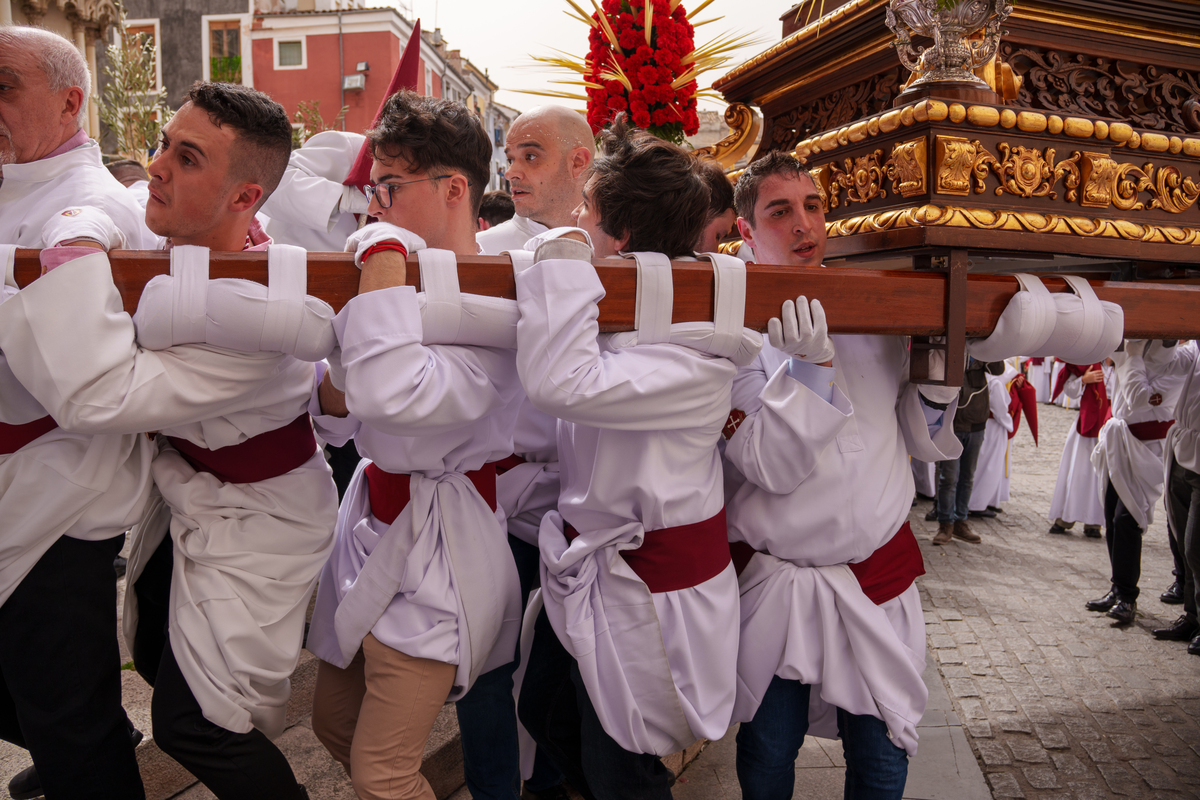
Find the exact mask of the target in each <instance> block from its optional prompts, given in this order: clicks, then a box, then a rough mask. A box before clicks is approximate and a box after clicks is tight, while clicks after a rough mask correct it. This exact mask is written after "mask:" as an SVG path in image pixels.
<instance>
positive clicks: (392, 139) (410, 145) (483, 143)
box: [367, 89, 492, 217]
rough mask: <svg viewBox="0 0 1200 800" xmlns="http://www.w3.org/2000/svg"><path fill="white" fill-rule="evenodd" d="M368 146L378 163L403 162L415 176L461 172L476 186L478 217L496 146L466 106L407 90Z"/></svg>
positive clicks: (392, 101) (387, 108)
mask: <svg viewBox="0 0 1200 800" xmlns="http://www.w3.org/2000/svg"><path fill="white" fill-rule="evenodd" d="M367 146H368V147H370V148H371V155H372V156H373V157H374V158H376V159H380V157H381V156H382V157H383V158H387V159H393V158H403V159H404V160H405V161H406V162H407V163H408V168H409V169H410V170H413V171H414V172H415V171H418V170H425V171H428V172H434V173H437V172H441V171H442V170H445V169H450V170H458V171H460V172H462V173H463V174H464V175H466V177H467V182H468V183H469V184H470V185H471V216H472V217H478V216H479V204H480V202H481V201H482V200H483V192H484V190H485V189H486V188H487V184H488V178H489V177H490V175H491V171H490V165H491V160H492V142H491V140H490V139H489V138H488V136H487V133H485V132H484V130H483V125H482V124H481V123H480V122H479V118H478V117H476V116H475V115H474V114H472V113H471V112H470V111H469V110H467V107H466V106H464V105H463V104H462V103H454V102H451V101H449V100H440V99H438V98H435V97H422V96H421V95H419V94H417V93H416V92H413V91H410V90H408V89H402V90H400V91H399V92H396V93H395V94H394V95H392V96H391V97H389V98H388V100H387V102H386V103H385V104H384V106H383V111H382V112H381V113H380V115H379V122H378V123H377V124H376V125H375V127H374V128H372V129H371V130H369V131H367Z"/></svg>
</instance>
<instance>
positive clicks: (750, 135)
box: [696, 103, 762, 169]
mask: <svg viewBox="0 0 1200 800" xmlns="http://www.w3.org/2000/svg"><path fill="white" fill-rule="evenodd" d="M725 124H726V125H728V126H729V128H730V130H731V131H732V132H731V133H730V134H729V135H728V136H726V137H725V138H724V139H722V140H721V141H719V142H717V143H716V144H711V145H709V146H708V147H700V148H697V149H696V154H697V155H703V156H707V157H708V158H711V159H712V160H714V161H716V162H717V163H718V164H720V165H721V166H723V167H725V169H729V168H730V167H732V166H733V165H734V164H736V163H737V162H738V159H740V158H741V157H742V156H744V155H746V154H747V153H748V152H749V151H750V149H751V148H752V147H754V145H755V143H757V142H758V135H759V133H761V132H762V117H760V116H759V115H758V112H757V111H755V110H754V109H753V108H750V106H747V105H743V104H742V103H731V104H730V105H729V107H728V108H726V109H725Z"/></svg>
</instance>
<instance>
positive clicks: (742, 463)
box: [725, 336, 961, 753]
mask: <svg viewBox="0 0 1200 800" xmlns="http://www.w3.org/2000/svg"><path fill="white" fill-rule="evenodd" d="M833 341H834V347H835V351H836V354H835V355H834V359H833V363H834V367H835V369H836V370H837V371H836V378H835V381H834V383H835V390H834V396H833V402H832V403H826V402H825V401H824V400H823V399H822V398H820V397H818V396H817V395H816V394H815V393H813V392H812V391H810V390H809V389H808V388H807V387H804V386H803V385H801V384H800V383H799V382H797V381H795V380H792V378H791V377H790V376H789V375H788V374H787V372H786V369H787V366H786V362H787V356H786V355H785V354H783V353H781V352H780V351H778V350H775V349H774V348H772V347H770V346H764V347H763V350H762V352H761V353H760V354H759V357H758V359H757V360H756V361H755V362H754V363H753V364H752V365H751V366H749V367H746V368H743V369H742V370H740V371H739V374H738V378H737V381H736V382H735V384H734V395H733V404H734V408H737V409H740V410H742V411H744V412H746V415H747V416H746V419H745V420H744V421H743V422H742V424H741V426H740V427H739V428H738V429H737V432H736V433H735V434H734V435H733V436H732V438H730V440H729V441H728V443H727V445H726V448H725V459H726V471H727V473H729V475H730V479H729V480H727V487H729V489H730V490H732V491H733V492H734V494H733V496H732V497H731V499H730V501H729V538H730V540H731V541H744V542H747V543H748V544H749V545H750V546H751V547H753V548H754V549H755V550H758V551H759V554H758V555H755V556H754V557H753V558H752V559H751V561H750V563H749V565H748V566H747V567H746V569H745V571H744V572H743V573H742V575H741V592H742V596H741V599H742V613H741V628H742V639H741V646H740V649H739V653H738V696H737V706H736V708H735V710H734V719H735V720H736V721H743V722H744V721H747V720H750V719H752V718H753V717H754V714H755V712H756V711H757V710H758V706H759V703H760V702H761V701H762V697H763V695H764V694H765V693H766V690H767V686H768V685H769V684H770V682H771V679H772V678H773V677H774V676H775V675H779V676H780V677H783V678H786V679H790V680H799V681H801V682H803V683H805V684H809V685H813V686H815V687H816V691H814V692H813V696H812V699H811V700H810V707H809V720H810V727H809V730H810V731H811V732H812V733H813V734H814V735H816V736H823V737H830V738H835V737H836V736H837V723H836V708H843V709H845V710H847V711H849V712H851V713H854V714H871V715H873V716H876V717H879V718H880V719H882V720H883V721H884V722H886V723H887V725H888V729H889V731H890V733H891V735H892V737H893V740H894V741H895V742H896V744H897V745H898V746H900V747H903V748H904V749H905V750H906V751H908V752H909V753H915V752H916V743H917V732H916V725H917V723H918V722H919V721H920V719H921V715H922V714H923V713H924V710H925V702H926V700H927V698H928V692H927V690H926V688H925V685H924V682H923V681H922V679H921V673H922V671H923V670H924V667H925V625H924V619H923V616H922V612H921V601H920V598H919V596H918V594H917V587H916V585H915V584H914V585H913V586H910V587H909V588H908V589H907V590H906V591H905V592H903V593H902V594H901V595H900V596H899V597H896V598H894V599H892V600H889V601H887V602H886V603H884V604H882V605H879V606H877V605H875V604H874V603H873V602H872V601H871V600H870V599H868V598H867V596H866V595H865V594H864V593H863V591H862V589H861V587H860V586H859V585H858V581H857V580H856V579H855V578H854V575H853V573H852V572H851V571H850V569H849V567H847V566H846V564H848V563H850V562H859V561H862V560H864V559H866V558H867V557H868V556H870V555H871V554H872V553H874V552H875V551H876V550H878V549H879V548H880V547H881V546H882V545H884V544H885V543H887V542H888V541H889V540H890V539H891V538H892V536H894V535H895V534H896V532H897V531H898V530H899V529H900V527H901V525H902V524H903V523H904V522H905V520H906V519H907V517H908V513H909V508H910V506H911V501H912V496H913V477H912V471H911V469H910V467H909V464H908V457H909V455H912V457H914V458H918V459H921V460H923V461H928V462H937V461H943V460H947V459H951V458H957V457H958V455H959V453H960V451H961V445H960V444H959V441H958V438H957V437H956V436H955V435H954V429H953V425H951V424H950V421H951V420H952V419H953V415H954V411H955V410H956V409H957V405H958V402H957V400H954V401H953V402H952V403H951V404H950V407H949V408H948V409H947V411H946V412H945V414H944V415H941V416H940V417H939V418H938V421H937V422H935V423H934V424H933V425H930V423H929V422H928V420H927V417H926V414H925V411H924V406H923V404H922V403H921V400H920V395H919V393H918V390H917V387H916V386H915V385H911V384H909V383H908V364H909V358H908V341H907V339H906V338H904V337H899V336H834V337H833ZM768 553H769V555H767V554H768Z"/></svg>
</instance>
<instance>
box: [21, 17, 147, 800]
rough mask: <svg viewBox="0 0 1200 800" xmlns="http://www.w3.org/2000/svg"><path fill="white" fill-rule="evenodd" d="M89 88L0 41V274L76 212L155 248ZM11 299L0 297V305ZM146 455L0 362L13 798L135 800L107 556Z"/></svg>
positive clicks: (134, 515) (66, 50) (52, 40)
mask: <svg viewBox="0 0 1200 800" xmlns="http://www.w3.org/2000/svg"><path fill="white" fill-rule="evenodd" d="M90 85H91V78H90V76H89V75H88V69H87V64H86V62H85V61H84V59H83V57H82V56H81V55H80V54H79V51H77V50H76V49H75V47H74V45H72V44H71V43H70V42H68V41H67V40H66V39H63V38H62V37H60V36H57V35H55V34H52V33H49V32H47V31H44V30H40V29H36V28H24V27H17V26H8V27H4V28H0V165H2V166H0V168H2V169H3V184H0V266H3V263H4V261H5V260H6V259H7V257H10V254H9V253H5V252H4V250H6V249H10V248H9V247H5V245H7V246H12V245H16V246H18V247H43V246H45V245H50V244H54V243H55V242H57V241H60V240H59V239H57V238H54V230H55V226H56V225H61V224H62V222H63V221H64V220H65V219H71V218H74V217H76V216H77V215H78V214H79V213H80V212H79V211H78V208H79V207H83V206H93V207H96V208H101V209H103V210H104V211H105V212H106V213H107V215H108V218H109V219H110V220H111V228H109V229H107V230H103V231H101V230H97V231H96V232H95V234H96V235H97V236H98V237H100V238H103V239H105V240H106V241H105V244H112V245H114V246H124V247H128V248H130V249H145V248H147V247H149V246H151V245H150V243H151V242H152V241H153V237H152V235H151V234H150V232H149V231H148V230H147V229H146V228H145V223H144V222H143V214H142V210H141V209H140V208H139V207H138V205H137V203H136V202H134V199H133V198H132V197H131V196H130V194H129V191H128V190H127V189H126V188H125V187H124V186H122V185H121V184H120V183H118V182H117V180H116V179H115V178H113V176H112V175H110V174H109V172H108V170H106V169H105V168H104V167H103V166H102V165H101V163H100V147H99V146H98V145H97V144H96V143H95V142H94V141H92V140H90V139H88V137H87V134H86V133H85V132H84V131H83V130H82V129H81V127H80V126H81V123H82V120H83V119H84V116H85V114H86V113H87V96H88V87H89V86H90ZM77 238H79V237H77ZM83 238H88V237H83ZM71 241H72V242H73V241H75V240H74V239H73V240H71ZM118 242H119V244H118ZM17 295H18V292H17V291H16V288H15V287H14V286H11V285H5V286H0V302H4V303H5V304H6V305H7V302H6V301H8V300H9V299H11V298H13V297H16V296H17ZM148 448H149V441H148V440H147V439H146V437H144V436H142V435H141V434H140V433H134V434H128V435H120V434H103V435H88V434H80V433H70V432H67V431H65V430H63V429H61V428H59V427H58V425H57V423H56V421H55V420H54V419H53V418H51V417H50V416H49V414H48V412H47V411H46V409H45V408H44V407H43V406H42V405H41V404H40V403H38V402H37V401H36V400H35V399H34V398H33V396H32V395H30V394H29V393H28V392H27V391H26V390H25V388H24V387H23V386H22V385H21V384H20V383H18V382H17V381H16V378H15V377H14V376H13V373H12V371H11V370H10V369H9V363H8V361H7V359H6V358H5V357H4V356H3V355H0V520H3V523H2V525H3V528H2V529H0V530H2V532H3V534H2V535H3V536H4V547H3V549H2V550H0V641H4V642H9V643H11V642H20V646H19V647H12V646H10V647H4V648H0V738H2V739H5V740H7V741H10V742H13V743H14V744H17V745H20V746H21V747H25V748H27V749H28V750H29V751H30V753H31V755H32V756H33V761H34V764H35V766H36V767H37V770H36V773H37V774H38V775H40V777H41V786H40V787H38V786H37V785H36V784H37V783H38V780H37V775H34V774H33V773H31V772H26V773H22V776H24V778H25V779H31V780H32V784H33V785H32V788H31V789H30V782H29V780H22V781H18V782H17V783H18V786H17V787H15V788H16V789H20V788H24V789H30V790H31V791H33V790H36V792H37V793H40V792H41V791H43V790H44V792H45V795H46V797H47V798H49V799H50V800H55V798H70V799H71V800H74V799H75V798H85V799H86V800H95V799H98V798H113V800H137V798H141V797H143V796H144V793H143V789H142V782H141V779H140V777H139V775H138V766H137V761H136V759H135V758H134V753H133V744H132V742H131V740H130V733H129V728H128V723H127V721H126V719H125V714H124V712H123V711H122V709H121V679H120V676H121V673H120V655H119V652H118V649H117V638H116V631H117V615H116V608H117V587H116V575H115V573H114V572H113V558H114V556H116V555H117V553H118V552H119V551H120V549H121V546H122V543H123V542H124V538H125V531H127V530H129V529H130V528H131V527H132V526H133V525H134V524H135V523H137V521H138V519H139V518H140V517H141V513H142V509H143V507H144V505H145V502H146V500H147V498H148V496H149V493H150V473H149V466H150V460H149V457H148V453H149V451H148ZM65 587H69V591H68V590H66V589H65ZM18 777H21V776H18ZM10 791H12V792H13V796H14V797H18V796H20V797H32V796H36V795H35V794H28V793H23V792H20V791H16V790H15V789H14V787H13V786H10Z"/></svg>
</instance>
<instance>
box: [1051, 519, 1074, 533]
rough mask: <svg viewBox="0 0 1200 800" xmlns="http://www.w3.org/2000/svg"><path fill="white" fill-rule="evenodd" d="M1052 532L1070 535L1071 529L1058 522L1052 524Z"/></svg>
mask: <svg viewBox="0 0 1200 800" xmlns="http://www.w3.org/2000/svg"><path fill="white" fill-rule="evenodd" d="M1050 532H1051V533H1056V534H1058V535H1059V536H1070V535H1071V532H1070V531H1068V530H1067V529H1066V528H1064V527H1063V526H1062V525H1059V524H1058V523H1057V522H1056V523H1054V524H1053V525H1051V526H1050Z"/></svg>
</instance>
